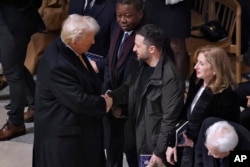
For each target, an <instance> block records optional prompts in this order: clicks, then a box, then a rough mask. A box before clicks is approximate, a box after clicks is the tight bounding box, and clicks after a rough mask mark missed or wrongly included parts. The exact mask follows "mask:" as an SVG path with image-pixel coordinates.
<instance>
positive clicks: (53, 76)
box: [33, 38, 106, 167]
mask: <svg viewBox="0 0 250 167" xmlns="http://www.w3.org/2000/svg"><path fill="white" fill-rule="evenodd" d="M83 59H85V62H86V64H87V66H88V70H87V69H86V68H85V67H84V66H83V64H82V63H81V61H80V60H79V58H78V57H77V56H76V54H75V53H74V52H73V51H72V50H71V49H69V48H68V47H66V46H65V45H64V44H63V42H62V41H61V39H60V38H58V39H56V41H54V42H53V43H52V45H50V46H49V47H48V49H47V50H46V51H45V53H44V55H43V57H42V58H41V60H40V62H39V65H38V71H37V89H36V90H37V92H36V107H37V108H36V109H37V111H36V113H35V137H34V154H33V167H56V166H58V167H59V166H60V167H101V166H104V165H105V162H104V147H103V127H102V117H103V116H104V115H105V111H106V104H105V100H104V99H103V98H102V97H101V96H100V89H101V86H100V85H101V83H100V82H99V78H98V77H97V75H96V74H95V73H94V71H93V69H92V67H91V65H90V64H89V62H88V61H87V59H86V57H85V56H84V55H83Z"/></svg>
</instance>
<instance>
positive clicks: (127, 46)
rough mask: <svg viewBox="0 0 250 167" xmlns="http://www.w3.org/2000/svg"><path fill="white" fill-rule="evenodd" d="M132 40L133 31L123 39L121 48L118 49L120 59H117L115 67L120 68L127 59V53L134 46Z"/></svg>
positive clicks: (133, 36)
mask: <svg viewBox="0 0 250 167" xmlns="http://www.w3.org/2000/svg"><path fill="white" fill-rule="evenodd" d="M134 41H135V33H134V31H133V32H132V34H130V36H129V37H128V38H127V40H126V41H124V45H123V48H122V50H121V51H120V52H121V57H120V59H118V60H117V63H116V68H120V67H121V66H122V65H123V64H124V62H125V61H126V60H127V58H128V57H129V56H130V54H129V53H130V52H131V51H132V49H133V47H134Z"/></svg>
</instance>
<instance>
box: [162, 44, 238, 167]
mask: <svg viewBox="0 0 250 167" xmlns="http://www.w3.org/2000/svg"><path fill="white" fill-rule="evenodd" d="M194 60H195V66H194V70H195V71H194V73H193V75H192V76H191V78H190V87H189V92H188V96H187V101H186V104H185V107H184V111H183V113H184V114H183V117H184V119H186V120H188V121H189V123H188V126H187V129H186V133H185V134H184V135H183V137H184V139H185V142H184V143H183V144H179V145H178V146H180V147H182V148H180V150H182V151H180V152H181V153H182V154H181V155H179V154H178V155H179V156H178V157H177V155H176V147H174V148H172V147H169V148H168V149H167V152H166V158H167V161H168V162H169V163H171V164H174V163H176V162H177V164H178V166H185V167H187V166H188V164H190V166H192V164H193V153H194V152H193V147H194V145H195V143H196V140H197V136H198V133H199V130H200V126H201V124H202V122H203V120H204V119H205V118H207V117H209V116H213V117H219V118H223V119H225V120H230V121H235V122H237V121H238V119H239V115H240V108H239V102H238V98H237V94H236V93H235V92H234V91H233V89H234V75H233V72H232V67H231V63H230V60H229V58H228V55H227V54H226V52H225V51H224V50H223V49H221V48H218V47H214V46H205V47H202V48H199V49H197V51H196V53H195V55H194ZM178 152H179V151H178ZM177 160H178V161H177Z"/></svg>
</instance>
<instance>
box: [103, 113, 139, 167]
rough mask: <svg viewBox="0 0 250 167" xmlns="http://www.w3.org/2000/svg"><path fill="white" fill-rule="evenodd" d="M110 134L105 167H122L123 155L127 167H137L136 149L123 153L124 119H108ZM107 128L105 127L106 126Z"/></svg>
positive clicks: (110, 117)
mask: <svg viewBox="0 0 250 167" xmlns="http://www.w3.org/2000/svg"><path fill="white" fill-rule="evenodd" d="M108 120H109V127H110V134H109V139H108V145H107V148H106V149H107V163H106V167H122V166H123V154H125V155H126V158H127V162H128V165H129V167H138V159H137V152H136V147H134V148H131V149H126V151H124V140H126V138H125V137H124V126H125V122H126V119H116V118H114V117H112V116H109V117H108ZM106 127H107V126H106Z"/></svg>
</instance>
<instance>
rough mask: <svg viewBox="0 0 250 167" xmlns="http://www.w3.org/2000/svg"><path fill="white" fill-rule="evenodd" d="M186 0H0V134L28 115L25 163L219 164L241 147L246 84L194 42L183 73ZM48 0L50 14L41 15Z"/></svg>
mask: <svg viewBox="0 0 250 167" xmlns="http://www.w3.org/2000/svg"><path fill="white" fill-rule="evenodd" d="M45 1H46V2H45ZM190 2H191V1H188V0H166V1H165V0H164V1H163V0H160V1H159V3H156V2H155V1H153V0H69V1H68V0H59V1H57V2H56V3H57V5H55V4H53V3H55V2H50V1H49V0H39V1H38V0H36V1H35V0H26V1H22V2H21V1H15V0H3V1H1V2H0V62H1V64H2V66H3V74H4V77H5V78H6V82H7V84H8V85H9V89H10V104H9V105H8V106H6V108H7V109H8V110H9V111H8V120H7V122H6V124H5V125H4V126H3V127H2V128H1V129H0V141H4V140H9V139H11V138H13V137H16V136H20V135H23V134H25V132H26V129H25V124H24V123H25V122H30V121H34V124H35V126H34V145H33V164H32V165H33V167H50V166H60V167H72V166H73V167H76V166H77V167H85V166H86V167H90V166H91V167H122V166H123V155H124V154H125V155H126V160H127V162H128V165H129V167H141V166H140V164H139V162H140V160H141V155H150V159H149V161H148V165H149V166H151V167H152V166H161V167H168V166H177V167H194V166H195V167H206V166H209V167H213V166H214V167H217V166H220V165H223V166H225V167H226V166H229V161H228V157H229V154H230V152H231V151H234V150H237V151H240V150H244V151H250V140H249V139H250V138H249V137H248V136H250V132H249V130H250V125H249V120H250V114H249V107H250V89H249V88H250V82H244V83H240V84H237V83H235V76H234V74H233V71H232V68H231V62H230V59H229V57H228V55H227V53H226V52H225V51H224V50H223V49H221V48H218V47H215V46H203V47H201V48H198V49H197V50H196V52H195V54H194V62H195V65H194V71H193V72H192V74H191V76H189V73H191V72H189V71H188V67H189V64H188V63H189V57H188V55H187V52H186V45H185V38H187V37H189V35H190V28H191V25H190V24H191V4H192V3H190ZM41 5H42V7H41V8H40V9H39V7H40V6H41ZM50 5H51V6H53V5H55V6H53V7H55V8H54V10H55V9H58V11H59V12H58V13H56V14H55V13H53V12H51V17H49V16H45V15H46V14H49V13H50V12H48V13H46V10H48V11H49V9H48V8H50V7H51V6H50ZM38 9H39V10H38ZM50 9H52V8H50ZM156 9H157V10H156ZM65 10H67V12H68V13H67V14H65ZM38 11H40V13H38ZM41 11H43V12H44V13H43V14H42V13H41ZM52 13H53V14H52ZM55 15H56V16H58V17H53V16H55ZM66 15H68V16H66ZM46 18H47V19H49V20H46ZM52 18H57V20H56V21H54V22H53V21H51V20H50V19H52ZM55 22H56V23H55ZM52 23H54V25H53V26H52V25H51V24H52ZM17 24H18V25H19V26H16V25H17ZM40 39H41V41H40V43H39V42H37V41H39V40H40ZM6 46H7V47H6ZM25 58H26V60H25ZM29 60H32V61H29ZM27 62H30V63H27ZM32 75H36V80H34V79H33V77H32ZM187 80H188V81H189V84H188V85H189V87H188V91H187V92H186V91H185V88H186V87H185V81H187ZM0 86H1V85H0ZM185 95H186V96H185ZM26 105H27V106H28V110H27V111H26V112H24V108H25V106H26ZM240 107H244V108H245V110H244V111H242V112H241V110H240ZM183 120H184V121H188V123H187V125H186V126H185V132H184V133H182V134H181V136H180V137H182V139H183V142H181V143H178V142H176V141H178V140H177V139H176V135H175V133H176V125H177V124H178V123H179V122H180V121H183ZM221 138H226V140H221ZM104 150H106V155H105V152H104Z"/></svg>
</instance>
